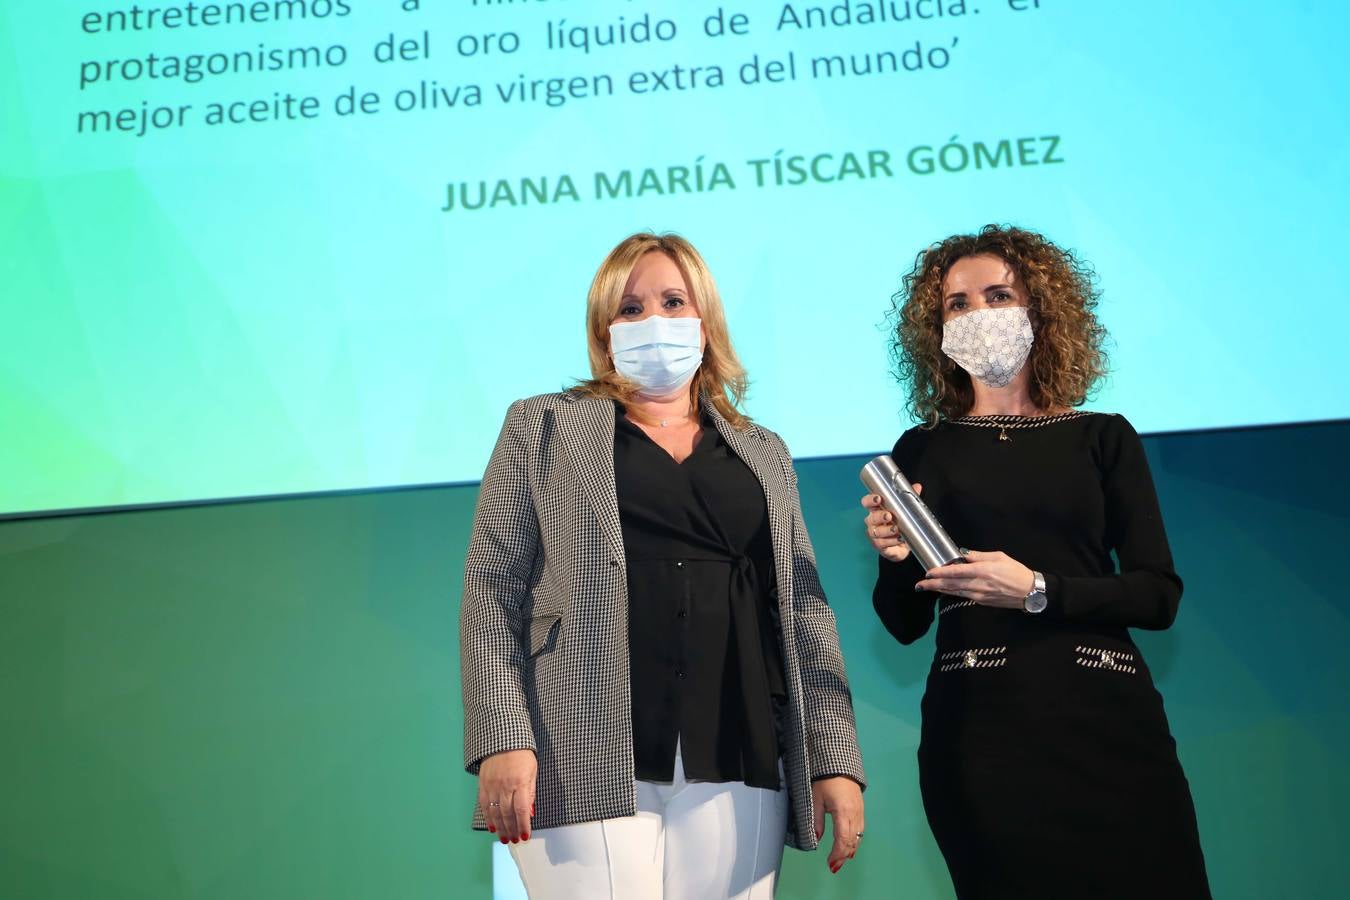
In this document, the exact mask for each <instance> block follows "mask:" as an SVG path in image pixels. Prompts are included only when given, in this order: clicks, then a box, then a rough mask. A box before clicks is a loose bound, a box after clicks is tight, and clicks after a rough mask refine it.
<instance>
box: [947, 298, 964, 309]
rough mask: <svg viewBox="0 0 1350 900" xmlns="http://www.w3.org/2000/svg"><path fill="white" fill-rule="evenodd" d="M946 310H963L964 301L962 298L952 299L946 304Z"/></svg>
mask: <svg viewBox="0 0 1350 900" xmlns="http://www.w3.org/2000/svg"><path fill="white" fill-rule="evenodd" d="M947 308H948V309H952V310H957V309H965V308H966V300H965V298H964V297H953V298H952V299H951V301H950V302H948V303H947Z"/></svg>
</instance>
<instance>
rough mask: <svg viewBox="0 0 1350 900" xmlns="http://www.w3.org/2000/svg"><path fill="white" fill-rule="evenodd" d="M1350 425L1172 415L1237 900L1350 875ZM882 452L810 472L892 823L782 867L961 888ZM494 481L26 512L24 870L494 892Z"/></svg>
mask: <svg viewBox="0 0 1350 900" xmlns="http://www.w3.org/2000/svg"><path fill="white" fill-rule="evenodd" d="M1347 441H1350V423H1346V422H1339V423H1329V424H1320V425H1302V426H1295V427H1282V428H1271V429H1257V430H1238V431H1226V432H1212V433H1194V434H1175V435H1165V436H1153V437H1146V438H1145V446H1146V447H1147V450H1148V453H1149V458H1150V461H1151V463H1152V465H1153V470H1154V475H1155V478H1156V481H1157V484H1158V490H1159V493H1160V496H1161V499H1162V504H1163V508H1164V510H1165V513H1166V518H1167V525H1168V530H1169V533H1170V537H1171V540H1172V544H1173V548H1174V551H1175V554H1176V558H1177V565H1178V568H1179V570H1180V571H1181V573H1182V574H1183V576H1184V577H1185V579H1186V585H1187V586H1186V593H1185V597H1184V599H1183V603H1182V609H1181V615H1180V617H1179V619H1178V621H1177V624H1176V626H1175V627H1174V628H1173V629H1171V630H1170V631H1167V632H1163V633H1159V634H1152V633H1140V634H1138V635H1137V638H1138V641H1139V643H1140V645H1141V647H1142V648H1143V650H1144V653H1145V655H1146V656H1147V658H1148V660H1149V663H1150V666H1151V668H1152V670H1153V672H1154V674H1155V676H1156V678H1157V680H1158V682H1159V685H1160V687H1161V689H1162V691H1163V694H1164V696H1165V698H1166V702H1167V708H1168V711H1169V715H1170V717H1171V722H1172V728H1173V731H1174V733H1175V735H1176V737H1177V740H1178V742H1179V748H1180V754H1181V758H1182V761H1183V763H1184V765H1185V767H1186V770H1187V773H1188V775H1189V777H1190V780H1191V784H1192V788H1193V791H1194V794H1195V800H1196V806H1197V811H1198V815H1199V820H1200V828H1201V833H1202V838H1203V842H1204V847H1205V852H1206V854H1207V857H1208V861H1209V869H1210V875H1211V878H1212V881H1213V885H1214V889H1215V896H1216V897H1220V898H1226V900H1230V898H1252V900H1266V898H1270V897H1297V898H1305V900H1320V898H1327V900H1333V898H1340V897H1344V896H1346V895H1347V893H1350V861H1348V860H1347V857H1346V854H1345V853H1344V847H1343V843H1344V838H1345V834H1346V833H1347V827H1346V826H1347V822H1346V813H1345V810H1346V808H1347V803H1350V758H1348V753H1350V751H1347V747H1350V712H1347V708H1346V704H1345V699H1344V697H1345V688H1346V685H1347V683H1348V681H1347V678H1348V676H1350V657H1348V656H1347V654H1346V647H1347V646H1350V599H1347V596H1346V591H1345V588H1344V572H1343V565H1342V563H1341V559H1342V557H1343V556H1344V548H1345V546H1346V544H1347V541H1350V523H1348V522H1347V518H1346V515H1345V510H1346V509H1347V508H1348V505H1350V488H1348V487H1347V482H1346V480H1345V478H1344V472H1343V459H1344V455H1345V454H1344V447H1345V446H1346V443H1347ZM864 460H865V457H864V456H857V457H844V458H836V459H817V460H802V461H800V462H799V463H798V471H799V476H800V483H801V490H802V498H803V505H804V509H805V514H806V518H807V521H808V524H809V527H810V529H811V532H812V535H813V537H814V540H815V543H816V548H817V551H818V553H819V556H820V565H821V571H822V574H823V576H824V581H825V585H826V588H827V590H828V592H829V594H830V597H831V600H832V602H833V605H834V607H835V609H836V610H837V612H838V617H839V625H840V632H841V637H842V641H843V646H844V650H845V655H846V658H847V662H848V667H849V673H850V676H851V679H852V684H853V689H854V694H855V703H856V707H857V711H858V717H859V722H860V729H861V739H862V745H863V753H864V758H865V762H866V765H867V769H868V774H869V777H870V779H871V788H870V789H869V790H868V792H867V795H866V801H867V816H868V823H867V832H868V837H867V844H866V846H865V848H864V851H863V853H862V854H861V855H860V856H859V857H858V858H857V860H855V861H854V862H852V863H850V864H849V865H848V866H847V867H846V868H845V869H844V870H843V871H842V872H841V873H840V874H839V875H837V876H831V875H830V874H829V873H828V870H827V869H826V866H825V859H824V855H823V854H819V853H817V854H803V853H797V852H795V851H789V852H788V855H787V857H786V859H785V863H784V873H783V879H782V889H781V891H780V894H779V896H780V897H784V898H794V900H796V898H800V900H806V898H828V897H838V898H872V897H875V898H882V897H895V896H904V897H908V898H914V900H923V898H950V897H951V890H950V887H949V885H948V882H947V880H946V872H945V869H944V866H943V863H942V860H941V858H940V857H939V856H938V854H937V851H936V848H935V846H934V844H933V842H932V839H931V837H930V836H929V834H928V831H927V827H926V825H925V822H924V819H923V814H922V809H921V807H920V803H919V798H918V793H917V787H916V778H917V776H916V772H915V762H914V751H915V746H916V742H917V734H918V703H919V697H920V693H921V690H922V686H923V679H924V676H925V673H926V671H927V668H928V662H929V658H930V654H931V651H932V647H931V636H930V637H929V638H927V639H925V640H924V641H922V642H920V644H919V645H917V646H914V647H909V648H902V647H900V646H898V645H897V644H895V643H894V642H893V641H892V640H891V639H890V638H889V637H888V636H887V635H886V634H885V633H884V632H883V631H882V630H881V628H880V627H879V626H878V625H877V624H876V622H875V619H874V616H873V613H872V611H871V604H870V588H871V582H872V578H873V573H874V567H875V562H874V557H873V554H872V552H871V551H870V549H869V548H868V547H867V545H866V544H865V543H864V541H863V540H862V538H861V536H860V530H859V514H858V512H859V511H858V507H857V498H858V496H859V495H860V493H861V488H860V486H859V484H858V481H857V471H858V468H859V467H860V465H861V464H862V462H863V461H864ZM474 498H475V488H474V487H453V488H439V489H423V490H399V491H388V492H375V493H363V494H356V495H349V496H327V497H314V498H307V499H292V500H272V501H262V502H247V503H236V504H225V505H214V506H199V507H191V508H179V509H171V510H158V511H131V512H119V513H108V514H103V515H85V516H70V517H62V518H48V519H42V520H31V521H21V522H8V523H0V622H3V627H0V734H2V735H3V738H2V740H0V746H2V747H3V765H0V798H3V801H2V802H0V896H3V897H5V898H16V900H19V898H22V900H68V898H99V900H132V898H135V900H146V898H156V900H158V898H194V900H205V898H218V900H237V898H245V897H246V898H250V900H271V898H276V900H293V898H298V897H305V898H323V900H349V898H350V900H368V898H407V900H419V898H427V900H430V898H446V897H456V898H458V897H489V896H492V893H491V891H492V877H493V872H492V851H491V849H490V848H491V845H490V844H489V843H488V841H487V840H486V839H485V838H484V837H483V836H482V835H478V834H474V833H471V832H470V831H469V830H468V825H467V823H468V817H469V811H470V804H471V802H472V797H473V792H474V788H475V785H474V781H473V779H471V778H470V777H469V776H467V775H465V774H464V773H463V771H462V769H461V766H460V707H459V688H458V677H459V676H458V660H457V652H456V646H457V612H458V593H459V582H460V577H461V566H462V561H463V554H464V551H465V547H466V545H467V543H468V534H469V527H470V519H471V516H472V510H473V504H474ZM1106 812H1107V811H1104V814H1106ZM1054 854H1055V848H1054V847H1047V848H1046V855H1047V860H1053V857H1054ZM505 871H507V872H509V870H505Z"/></svg>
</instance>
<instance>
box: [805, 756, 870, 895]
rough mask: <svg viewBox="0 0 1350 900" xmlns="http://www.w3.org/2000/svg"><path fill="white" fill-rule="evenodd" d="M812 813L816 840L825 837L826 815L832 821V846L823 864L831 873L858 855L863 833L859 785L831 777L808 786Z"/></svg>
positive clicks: (861, 800) (850, 780)
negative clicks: (827, 866)
mask: <svg viewBox="0 0 1350 900" xmlns="http://www.w3.org/2000/svg"><path fill="white" fill-rule="evenodd" d="M811 799H812V805H813V806H814V807H815V808H814V809H813V810H812V813H814V815H815V820H816V840H820V839H821V837H822V836H823V835H824V834H825V814H826V813H829V814H830V816H831V817H832V818H833V819H834V845H833V846H832V847H830V856H829V858H828V859H827V860H826V862H827V863H828V864H829V866H830V872H831V874H833V873H836V872H838V871H839V870H840V869H842V868H843V867H844V863H845V862H847V861H848V860H850V859H852V858H853V857H854V856H856V855H857V853H858V845H859V844H861V843H862V833H863V798H862V788H860V787H858V782H856V781H854V780H853V779H852V778H847V777H845V776H843V775H831V776H830V777H828V778H821V779H819V780H817V781H815V782H813V783H812V784H811Z"/></svg>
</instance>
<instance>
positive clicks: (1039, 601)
mask: <svg viewBox="0 0 1350 900" xmlns="http://www.w3.org/2000/svg"><path fill="white" fill-rule="evenodd" d="M1022 605H1023V606H1024V607H1025V608H1026V611H1027V612H1029V613H1038V612H1042V611H1044V610H1045V607H1046V605H1047V603H1046V599H1045V594H1043V593H1041V592H1040V591H1033V592H1032V593H1030V594H1028V595H1027V599H1026V600H1025V602H1023V604H1022Z"/></svg>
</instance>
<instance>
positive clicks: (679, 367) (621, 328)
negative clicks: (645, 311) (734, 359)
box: [609, 315, 703, 397]
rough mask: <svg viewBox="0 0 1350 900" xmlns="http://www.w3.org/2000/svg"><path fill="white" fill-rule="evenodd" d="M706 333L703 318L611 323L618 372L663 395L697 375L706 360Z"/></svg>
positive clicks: (612, 350) (650, 318) (653, 393)
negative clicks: (704, 341) (704, 346)
mask: <svg viewBox="0 0 1350 900" xmlns="http://www.w3.org/2000/svg"><path fill="white" fill-rule="evenodd" d="M702 335H703V322H702V320H701V319H696V318H694V317H692V316H685V317H681V318H678V319H672V318H670V317H668V316H657V315H653V316H648V317H647V318H645V319H643V320H642V321H641V322H616V323H614V324H613V325H611V326H609V352H610V355H612V356H613V357H614V369H615V371H617V372H618V373H619V374H620V375H622V376H623V377H624V378H627V379H628V380H629V381H631V382H634V383H635V384H637V385H638V387H640V388H642V393H644V394H648V395H650V396H656V397H659V396H663V395H665V394H669V393H671V392H672V391H674V390H676V389H677V388H680V387H683V386H684V385H686V384H688V383H689V380H690V379H691V378H693V377H694V373H695V372H697V371H698V367H699V365H700V364H702V362H703V344H702Z"/></svg>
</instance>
